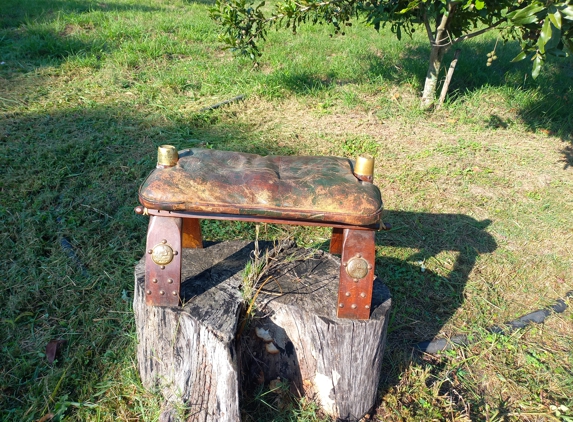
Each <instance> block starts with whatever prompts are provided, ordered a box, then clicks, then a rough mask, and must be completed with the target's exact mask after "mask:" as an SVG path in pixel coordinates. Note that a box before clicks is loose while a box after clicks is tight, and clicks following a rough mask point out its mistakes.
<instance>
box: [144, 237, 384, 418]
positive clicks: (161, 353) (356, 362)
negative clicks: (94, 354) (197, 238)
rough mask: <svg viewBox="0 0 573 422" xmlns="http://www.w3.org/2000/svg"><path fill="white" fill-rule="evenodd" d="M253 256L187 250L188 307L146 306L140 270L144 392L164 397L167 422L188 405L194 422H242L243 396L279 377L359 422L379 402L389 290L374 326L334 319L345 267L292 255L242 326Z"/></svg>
mask: <svg viewBox="0 0 573 422" xmlns="http://www.w3.org/2000/svg"><path fill="white" fill-rule="evenodd" d="M266 246H267V247H269V245H266ZM253 249H254V246H253V244H252V243H251V244H249V243H247V242H223V243H219V244H215V245H211V246H209V247H207V248H205V249H192V250H184V253H183V257H182V259H183V263H182V268H183V275H182V280H184V282H183V284H182V295H183V298H184V301H185V306H183V307H182V308H157V307H148V306H146V305H145V298H144V296H143V295H144V290H143V286H144V285H143V283H144V267H143V264H142V262H140V263H139V264H138V265H137V267H136V283H135V294H134V308H135V318H136V325H137V334H138V339H139V345H138V361H139V369H140V373H141V377H142V381H143V384H144V386H146V387H148V388H159V389H160V390H161V392H162V394H163V396H164V397H165V399H166V410H165V412H164V413H163V416H162V417H163V420H175V419H176V416H175V413H176V412H175V411H174V409H175V408H176V407H177V406H181V405H182V404H183V405H184V406H185V407H186V408H188V412H187V416H186V418H188V419H189V420H201V421H239V420H240V412H239V393H240V391H242V392H243V393H244V394H246V395H248V394H249V392H250V391H253V389H254V388H256V387H257V386H258V384H260V383H263V382H264V383H265V384H267V385H268V384H269V383H272V382H273V380H276V379H277V378H279V379H280V380H281V381H283V382H284V383H288V385H289V386H290V390H291V391H292V392H293V393H294V394H296V395H300V396H302V395H305V396H307V397H310V398H312V399H314V400H316V401H317V402H318V403H319V405H320V407H321V408H322V409H323V411H324V412H325V413H327V414H329V415H331V416H333V417H334V418H336V419H338V420H347V421H356V420H359V419H360V418H362V417H363V416H364V414H366V413H367V412H368V411H369V410H370V409H371V408H372V407H373V405H374V404H375V400H376V392H377V385H378V380H379V377H380V367H381V361H382V355H383V350H384V344H385V339H386V328H387V321H388V318H387V317H388V311H389V309H390V302H391V301H390V295H389V292H388V290H387V289H386V287H385V286H383V285H382V283H381V282H380V281H379V280H378V279H376V280H375V283H374V299H373V304H372V305H373V306H372V314H371V317H370V319H369V320H366V321H359V320H349V319H338V318H337V317H336V306H337V296H338V278H339V271H340V260H339V259H338V258H337V257H335V256H332V255H331V254H328V253H325V252H322V251H316V250H307V249H302V248H296V247H291V248H288V249H286V250H283V251H281V252H280V254H278V255H277V256H276V257H274V258H273V260H272V265H270V266H269V267H270V268H268V272H267V273H266V274H264V276H263V277H262V280H267V282H266V283H265V285H264V286H263V288H262V289H261V290H260V292H259V294H258V296H257V298H256V302H255V307H254V308H255V311H254V313H253V314H252V315H250V316H249V317H248V319H247V321H246V323H245V324H244V323H242V322H241V323H240V322H239V321H240V319H241V318H242V317H243V316H242V315H241V309H243V306H242V303H243V299H242V297H241V294H240V291H239V289H240V286H241V283H242V275H241V270H242V269H244V267H245V264H246V262H247V260H248V259H249V256H250V254H251V251H252V250H253ZM238 331H240V332H239V333H238ZM237 334H238V335H237ZM271 385H272V384H271Z"/></svg>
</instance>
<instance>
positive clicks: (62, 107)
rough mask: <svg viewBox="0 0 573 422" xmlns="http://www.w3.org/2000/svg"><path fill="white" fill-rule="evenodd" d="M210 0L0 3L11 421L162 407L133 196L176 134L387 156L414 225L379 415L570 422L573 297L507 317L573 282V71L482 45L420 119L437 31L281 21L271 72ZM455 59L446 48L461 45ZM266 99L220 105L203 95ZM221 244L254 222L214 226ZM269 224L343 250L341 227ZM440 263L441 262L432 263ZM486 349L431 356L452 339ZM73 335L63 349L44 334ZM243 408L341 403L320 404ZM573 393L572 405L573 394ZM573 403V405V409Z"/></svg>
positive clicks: (101, 416) (236, 146)
mask: <svg viewBox="0 0 573 422" xmlns="http://www.w3.org/2000/svg"><path fill="white" fill-rule="evenodd" d="M208 7H209V2H208V1H204V2H200V1H198V2H188V1H183V0H170V1H167V0H139V1H135V0H113V1H107V0H101V1H97V2H96V1H79V0H36V1H32V0H20V1H16V0H4V1H3V2H2V4H1V5H0V63H2V64H0V164H1V169H2V178H1V179H0V244H1V246H2V250H3V253H2V262H1V266H0V276H1V277H2V280H3V283H2V300H1V301H0V338H1V339H2V342H1V351H0V362H1V365H0V419H2V420H5V421H35V420H39V419H40V418H42V417H43V416H45V415H48V414H50V413H52V414H54V419H55V420H69V421H100V420H101V421H104V420H141V421H153V420H157V417H158V415H159V412H160V408H161V402H162V400H161V398H160V397H158V396H157V395H156V394H154V392H147V391H144V390H143V389H142V387H141V384H140V382H139V380H138V376H137V371H136V365H135V362H134V360H135V342H136V338H135V332H134V325H133V317H132V313H131V304H130V301H131V292H132V289H133V267H134V264H135V262H136V261H137V260H138V259H139V257H140V256H141V254H142V251H143V250H144V238H145V231H146V220H145V218H144V217H140V216H137V215H135V214H134V213H133V207H134V206H135V205H137V199H136V198H137V195H136V193H137V188H138V186H139V184H140V183H141V181H142V179H143V178H144V177H145V175H146V174H147V173H148V172H149V171H150V169H151V168H152V167H153V165H154V162H153V160H154V157H155V151H156V147H157V146H158V145H160V144H163V143H171V144H174V145H176V146H177V147H178V148H180V149H183V148H187V147H194V146H197V145H203V146H205V147H212V148H221V149H230V150H240V151H245V152H255V153H262V154H271V153H272V154H334V155H341V156H349V157H353V156H354V155H355V154H356V153H357V152H369V153H371V154H376V156H377V165H376V183H377V184H378V185H379V186H380V188H381V190H382V192H383V197H384V200H385V203H386V207H387V209H388V212H387V214H386V216H385V220H386V221H388V222H390V223H392V225H393V227H394V228H393V230H391V231H389V232H381V233H379V234H378V235H377V236H378V237H377V253H378V255H377V273H378V276H379V277H380V278H381V279H382V280H383V281H384V282H385V283H386V284H388V286H389V287H390V289H391V291H392V293H393V295H394V302H393V303H394V308H393V313H392V317H391V322H390V335H389V342H388V347H387V351H386V354H385V360H384V368H383V376H382V379H381V382H380V396H379V397H380V398H379V403H378V405H377V408H376V411H375V412H374V413H373V415H372V417H371V418H372V419H376V418H377V419H380V420H382V419H384V418H386V419H388V420H430V419H436V420H444V419H446V420H454V419H458V420H468V419H472V420H492V421H494V420H518V419H519V420H531V421H536V420H570V419H571V418H573V401H572V399H571V398H572V397H573V370H572V367H573V355H572V354H571V350H573V341H572V340H571V339H572V338H573V314H572V312H571V310H568V311H566V312H565V313H564V314H559V315H553V316H551V317H550V318H548V320H547V322H546V323H545V324H543V325H540V326H531V327H529V328H527V329H524V330H521V331H519V332H516V333H514V334H512V335H509V336H500V335H494V334H491V333H489V332H488V331H487V328H488V327H490V326H492V325H495V324H498V325H499V324H502V323H503V322H504V321H508V320H511V319H514V318H516V317H518V316H520V315H522V314H524V313H527V312H530V311H532V310H535V309H538V308H539V307H542V306H546V305H548V304H550V303H551V302H552V301H553V300H554V299H555V298H557V297H561V296H563V295H564V294H565V292H567V291H568V290H571V289H572V288H573V278H572V275H571V274H572V272H571V267H572V264H573V257H572V254H571V250H572V249H573V242H572V236H573V232H572V230H571V227H573V202H572V200H571V198H572V197H573V196H572V193H573V192H572V191H573V189H572V187H573V176H572V173H571V172H572V169H571V167H572V166H573V143H572V138H571V133H572V132H573V122H572V115H571V113H570V107H571V101H572V100H573V81H572V79H571V78H572V76H573V67H572V64H571V62H570V61H558V62H555V63H553V64H552V65H551V66H550V67H549V68H548V69H547V72H546V73H544V75H543V77H541V78H540V79H539V80H538V81H532V80H531V78H530V77H529V76H528V65H529V64H528V63H519V64H518V65H513V64H509V60H508V58H512V57H513V56H514V55H515V50H516V47H515V46H514V45H511V44H508V45H505V46H502V45H498V50H497V55H498V56H499V60H497V61H496V62H495V63H494V64H493V66H491V67H489V68H488V67H486V53H487V52H489V51H491V49H492V47H493V45H495V39H494V38H493V37H485V38H481V39H478V40H475V41H474V42H471V43H468V44H466V45H464V46H463V50H462V55H461V58H460V61H459V63H458V66H457V70H456V73H455V75H454V80H453V82H452V86H451V88H452V93H451V95H450V97H449V98H448V100H447V103H446V104H445V106H444V107H443V109H442V110H440V111H439V112H435V113H432V114H426V113H421V112H420V111H419V110H418V109H417V101H418V95H419V92H420V90H421V83H422V80H423V77H424V75H425V65H426V60H427V56H428V48H427V45H426V43H425V41H424V40H423V38H422V37H421V35H420V37H415V38H414V39H412V40H404V41H403V42H402V43H399V42H398V41H396V40H395V39H394V37H393V36H392V35H391V34H390V33H389V32H385V31H382V32H381V33H380V34H376V33H375V32H374V31H372V30H371V29H369V28H365V27H363V26H362V25H353V26H352V27H351V28H349V29H348V30H347V31H346V36H344V37H333V38H330V37H329V33H330V31H329V29H328V28H325V27H320V26H318V27H307V28H304V29H301V30H300V31H299V35H297V36H296V37H293V36H291V35H289V34H286V33H274V32H273V33H271V34H269V39H268V42H267V44H266V45H265V46H264V48H265V55H264V56H263V58H262V60H261V63H260V65H259V67H258V68H256V69H255V68H253V65H252V63H250V62H249V61H248V60H246V59H244V58H234V57H233V56H232V54H231V53H229V52H228V51H224V50H221V46H220V45H219V44H218V43H217V35H216V31H217V28H216V27H215V26H214V24H213V23H212V22H211V21H210V20H209V18H208V12H207V9H208ZM446 61H447V59H446ZM239 94H244V95H246V101H244V102H242V103H237V104H233V105H231V106H228V107H225V108H222V109H219V110H216V111H213V112H199V110H200V109H201V108H203V107H205V106H208V105H211V104H214V103H217V102H219V101H222V100H225V99H228V98H232V97H234V96H236V95H239ZM203 230H204V235H205V237H206V238H207V239H212V240H222V239H231V238H251V239H254V237H255V228H254V226H252V225H249V224H246V223H234V224H231V223H222V222H205V223H204V226H203ZM260 234H261V238H266V239H276V238H282V237H285V236H290V237H293V238H295V239H296V240H297V242H298V243H299V244H302V245H305V246H315V247H324V245H325V242H327V240H328V232H327V231H326V230H323V229H309V228H305V229H302V228H289V227H277V226H263V227H261V233H260ZM422 265H423V268H424V269H425V271H422ZM457 333H464V334H469V335H471V336H472V338H473V340H474V341H473V343H472V344H471V345H469V346H466V347H458V348H455V349H454V350H451V351H449V352H447V353H444V354H441V355H440V356H424V355H422V356H419V355H413V354H412V353H411V345H412V343H416V342H418V341H422V340H426V339H428V338H431V337H433V336H436V335H438V336H448V335H452V334H457ZM52 339H64V340H66V343H65V345H64V346H63V348H62V350H61V352H60V353H59V354H58V356H57V361H56V362H55V363H54V364H48V363H47V361H46V358H45V355H44V353H45V347H46V344H47V343H48V342H49V341H50V340H52ZM272 394H273V393H267V392H253V400H255V399H257V397H258V398H259V400H258V401H257V400H255V401H254V404H253V403H252V402H251V403H246V404H245V417H246V418H254V417H255V416H254V415H257V416H256V419H257V420H263V419H264V418H267V419H268V420H273V419H274V420H279V419H280V420H308V421H310V420H319V419H321V420H324V419H325V418H324V417H322V416H321V415H320V413H319V412H318V411H317V410H316V407H314V406H313V404H312V403H309V402H302V403H301V404H300V405H295V406H293V407H292V408H291V409H290V410H288V409H287V410H285V411H284V412H279V413H277V412H275V411H268V410H266V409H267V407H266V406H265V405H264V404H263V401H267V400H268V398H269V397H270V395H272ZM566 408H567V409H569V410H564V409H566ZM565 418H569V419H565Z"/></svg>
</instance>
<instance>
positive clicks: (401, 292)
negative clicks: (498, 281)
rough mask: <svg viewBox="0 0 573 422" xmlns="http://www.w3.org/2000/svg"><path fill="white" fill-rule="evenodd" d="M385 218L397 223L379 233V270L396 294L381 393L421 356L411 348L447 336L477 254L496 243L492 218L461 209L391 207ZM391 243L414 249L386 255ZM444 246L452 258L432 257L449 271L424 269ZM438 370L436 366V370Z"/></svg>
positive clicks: (394, 384) (475, 403)
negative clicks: (435, 211) (447, 211)
mask: <svg viewBox="0 0 573 422" xmlns="http://www.w3.org/2000/svg"><path fill="white" fill-rule="evenodd" d="M384 221H385V222H388V223H391V224H392V226H393V228H392V230H390V231H388V232H380V233H379V234H378V236H377V242H376V243H377V245H378V246H382V247H383V250H382V255H381V256H380V257H379V258H377V261H376V272H377V274H378V276H379V277H380V279H381V280H382V281H383V282H384V283H385V284H386V285H387V286H388V287H389V289H390V291H391V293H392V306H393V309H392V314H391V319H390V323H389V334H388V344H387V346H386V352H385V357H384V361H383V364H382V377H381V380H380V389H381V396H384V395H385V393H386V392H388V391H389V390H390V389H391V388H393V387H394V386H396V385H398V383H399V381H400V377H401V375H402V374H403V372H404V371H405V370H406V369H407V368H408V367H409V366H410V363H411V362H412V361H418V359H419V358H418V356H417V354H416V353H413V346H414V345H415V344H417V343H419V342H422V341H425V340H431V339H433V338H435V337H441V336H443V334H441V332H442V328H443V326H444V324H445V323H446V322H447V321H448V320H449V319H450V318H451V317H452V316H453V315H454V313H455V312H456V311H457V310H458V308H460V307H461V306H462V305H463V303H464V290H465V286H466V283H467V281H468V277H469V274H470V273H471V271H472V270H473V268H474V266H475V263H476V260H477V258H478V256H479V255H481V254H485V253H491V252H493V251H495V249H496V248H497V244H496V242H495V240H494V238H493V237H492V236H491V235H490V234H489V233H488V232H487V231H486V229H487V227H488V226H489V225H490V224H491V221H490V220H483V221H478V220H476V219H474V218H472V217H469V216H467V215H463V214H431V213H417V212H405V211H392V210H388V211H386V212H385V216H384ZM393 247H398V248H412V249H414V250H415V251H416V252H414V253H413V254H412V255H410V256H409V257H407V258H406V259H405V260H400V259H395V258H387V257H385V256H384V250H386V249H389V248H390V249H391V248H393ZM443 251H451V252H455V253H456V255H457V256H456V258H455V261H454V262H440V261H436V260H433V264H435V263H436V262H439V264H440V265H441V266H442V267H443V268H444V269H445V270H446V271H447V270H449V272H448V274H447V275H446V276H443V275H440V274H437V273H435V272H433V271H430V270H427V269H425V267H424V266H423V265H424V263H425V262H426V261H428V260H429V259H431V258H435V259H439V258H437V255H438V254H439V253H440V252H443ZM452 334H457V333H452ZM438 369H439V368H434V367H432V370H434V371H437V370H438ZM472 405H473V406H474V407H475V406H477V407H479V405H480V404H479V403H477V402H472Z"/></svg>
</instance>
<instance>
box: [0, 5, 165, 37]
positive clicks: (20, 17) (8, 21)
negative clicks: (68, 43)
mask: <svg viewBox="0 0 573 422" xmlns="http://www.w3.org/2000/svg"><path fill="white" fill-rule="evenodd" d="M128 10H133V11H140V12H154V11H158V10H160V8H157V7H151V6H143V5H139V4H121V3H114V2H108V1H96V0H85V1H82V0H3V1H2V5H1V6H0V30H3V29H17V28H18V27H19V26H20V25H22V24H23V23H27V22H30V21H35V20H38V21H40V22H43V21H51V20H53V19H57V18H58V14H60V13H88V12H94V11H103V12H122V11H128Z"/></svg>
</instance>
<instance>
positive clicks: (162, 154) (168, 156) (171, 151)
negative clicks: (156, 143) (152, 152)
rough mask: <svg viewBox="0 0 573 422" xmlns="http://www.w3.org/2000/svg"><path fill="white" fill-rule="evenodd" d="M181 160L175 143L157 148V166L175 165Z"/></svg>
mask: <svg viewBox="0 0 573 422" xmlns="http://www.w3.org/2000/svg"><path fill="white" fill-rule="evenodd" d="M178 161H179V154H178V153H177V149H176V148H175V147H174V146H173V145H161V146H160V147H159V148H158V149H157V166H158V167H173V166H174V165H175V164H177V162H178Z"/></svg>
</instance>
